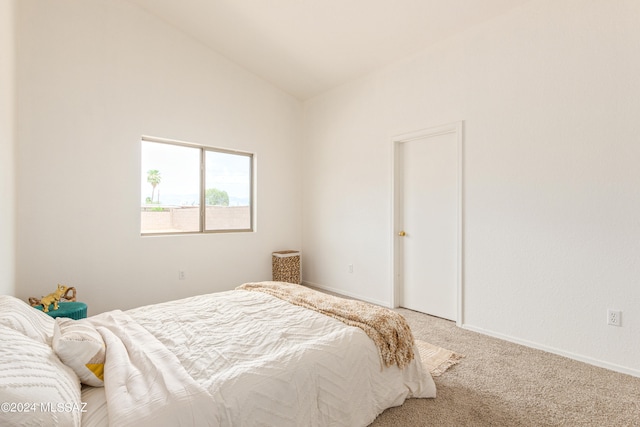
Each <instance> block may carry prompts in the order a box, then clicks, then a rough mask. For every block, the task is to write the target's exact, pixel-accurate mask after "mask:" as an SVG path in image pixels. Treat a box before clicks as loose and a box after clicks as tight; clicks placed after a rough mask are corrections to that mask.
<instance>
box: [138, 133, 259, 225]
mask: <svg viewBox="0 0 640 427" xmlns="http://www.w3.org/2000/svg"><path fill="white" fill-rule="evenodd" d="M141 154H142V155H141V178H140V189H141V209H140V210H141V212H140V215H141V217H140V218H141V219H140V233H141V234H143V235H149V234H171V233H202V232H208V233H209V232H229V231H252V230H253V209H252V206H253V203H252V201H253V154H251V153H244V152H239V151H232V150H224V149H219V148H212V147H205V146H200V145H196V144H188V143H182V142H176V141H169V140H163V139H157V138H149V137H143V138H142V153H141Z"/></svg>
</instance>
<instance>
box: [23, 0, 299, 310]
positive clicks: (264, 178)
mask: <svg viewBox="0 0 640 427" xmlns="http://www.w3.org/2000/svg"><path fill="white" fill-rule="evenodd" d="M18 36H19V45H18V60H17V61H18V76H19V78H18V87H19V96H18V115H19V124H18V140H19V143H18V148H17V157H18V160H17V208H18V219H17V230H18V231H17V233H18V244H17V279H18V287H17V294H18V296H19V297H22V298H26V297H28V296H40V295H43V294H45V293H48V292H51V291H52V290H53V289H54V288H55V286H56V284H57V283H64V284H67V285H69V286H75V287H76V288H77V290H78V295H79V298H80V299H81V300H83V301H86V302H87V303H88V304H89V312H90V314H96V313H98V312H101V311H104V310H109V309H114V308H129V307H133V306H137V305H142V304H148V303H151V302H155V301H164V300H170V299H174V298H179V297H184V296H189V295H195V294H199V293H205V292H215V291H221V290H228V289H232V288H233V287H235V286H237V285H239V284H242V283H243V282H246V281H252V280H265V279H270V277H271V252H272V251H274V250H282V249H299V247H300V244H301V237H300V229H301V226H300V221H301V219H300V217H301V215H300V203H301V202H300V199H301V198H300V184H299V174H300V158H299V157H300V154H299V153H300V151H299V139H300V136H301V132H300V123H301V112H302V109H301V105H300V103H299V101H296V100H295V99H293V98H292V97H290V96H289V95H286V94H284V93H283V92H281V91H280V90H278V89H276V88H274V87H273V86H271V85H269V84H267V83H265V82H264V81H263V80H261V79H259V78H257V77H256V76H254V75H252V74H249V73H248V72H246V71H244V70H243V69H241V68H239V67H238V66H236V65H234V64H232V63H230V62H229V61H228V60H226V59H224V58H223V57H221V56H219V55H217V54H215V53H213V52H212V51H210V50H208V49H206V48H205V47H204V46H203V45H201V44H199V43H198V42H196V41H194V40H193V39H191V38H189V37H188V36H186V35H184V34H183V33H181V32H179V31H178V30H176V29H174V28H173V27H170V26H168V25H167V24H165V23H164V22H162V21H160V20H159V19H156V18H154V17H152V16H151V15H149V14H147V13H146V12H144V11H143V10H142V9H139V8H138V7H136V6H133V5H131V4H129V3H127V2H124V1H122V0H21V1H20V2H19V7H18ZM141 135H151V136H158V137H164V138H172V139H179V140H184V141H190V142H195V143H202V144H209V145H213V146H220V147H226V148H232V149H239V150H244V151H250V152H254V153H256V157H257V174H258V184H257V195H258V196H257V221H258V222H257V232H255V233H230V234H209V235H184V236H169V237H141V236H140V208H139V201H140V184H139V180H140V178H139V177H140V137H141ZM178 270H184V271H185V273H186V280H178Z"/></svg>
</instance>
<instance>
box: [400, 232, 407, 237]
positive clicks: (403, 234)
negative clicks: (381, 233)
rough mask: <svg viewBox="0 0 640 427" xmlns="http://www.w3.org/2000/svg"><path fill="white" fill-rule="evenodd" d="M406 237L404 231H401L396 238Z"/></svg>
mask: <svg viewBox="0 0 640 427" xmlns="http://www.w3.org/2000/svg"><path fill="white" fill-rule="evenodd" d="M406 235H407V233H405V232H404V231H401V232H399V233H398V236H400V237H404V236H406Z"/></svg>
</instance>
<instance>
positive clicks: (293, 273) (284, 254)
mask: <svg viewBox="0 0 640 427" xmlns="http://www.w3.org/2000/svg"><path fill="white" fill-rule="evenodd" d="M271 266H272V277H273V280H274V281H275V282H288V283H296V284H298V285H299V284H301V283H302V280H301V270H302V268H301V263H300V252H299V251H278V252H273V253H272V254H271Z"/></svg>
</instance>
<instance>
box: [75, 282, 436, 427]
mask: <svg viewBox="0 0 640 427" xmlns="http://www.w3.org/2000/svg"><path fill="white" fill-rule="evenodd" d="M92 319H93V320H92V321H93V322H94V324H96V326H98V327H99V330H100V332H101V333H102V335H103V337H104V338H105V341H106V342H107V348H108V349H107V365H106V366H105V388H104V392H103V391H102V389H92V388H88V389H85V390H84V391H83V400H84V401H86V402H87V403H88V405H87V408H88V409H89V413H87V414H85V416H84V417H83V425H105V424H106V421H107V412H108V417H109V418H110V424H111V425H117V426H123V425H135V426H142V425H154V426H159V425H171V426H176V425H184V426H187V425H189V426H191V425H198V426H199V425H212V426H218V425H219V426H258V425H260V426H296V427H297V426H328V425H332V426H365V425H368V424H370V423H371V422H372V421H373V420H374V419H375V418H376V416H377V415H378V414H380V413H381V412H382V411H384V410H385V409H386V408H388V407H391V406H397V405H400V404H402V402H404V400H405V399H406V398H408V397H435V385H434V383H433V380H432V378H431V376H430V375H429V373H427V372H424V371H423V369H422V366H421V363H420V360H419V357H416V358H415V360H414V361H413V362H412V363H411V364H410V365H409V366H408V367H406V368H405V369H402V370H400V369H399V368H398V367H397V366H391V367H389V368H382V366H381V363H380V358H379V355H378V349H377V348H376V346H375V345H374V343H373V341H371V339H370V338H369V337H368V336H367V335H366V334H365V333H364V332H363V331H362V330H360V329H359V328H356V327H351V326H347V325H345V324H343V323H342V322H340V321H338V320H335V319H332V318H330V317H328V316H324V315H322V314H319V313H316V312H314V311H311V310H308V309H305V308H301V307H298V306H295V305H292V304H289V303H287V302H285V301H282V300H279V299H277V298H275V297H272V296H270V295H266V294H263V293H259V292H247V291H229V292H222V293H216V294H210V295H203V296H198V297H193V298H187V299H184V300H180V301H173V302H169V303H163V304H158V305H154V306H146V307H141V308H137V309H134V310H130V311H128V312H127V313H121V312H111V313H106V314H103V315H100V316H94V317H93V318H92ZM416 354H418V353H417V350H416ZM104 394H106V400H107V402H108V403H107V406H106V407H105V404H104V401H103V399H104V397H103V396H104ZM107 410H108V411H107ZM147 423H149V424H147Z"/></svg>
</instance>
